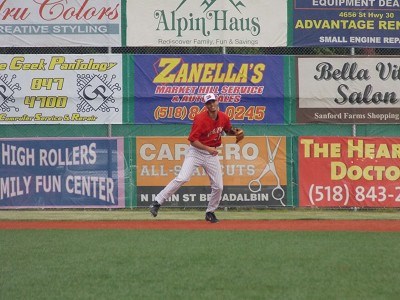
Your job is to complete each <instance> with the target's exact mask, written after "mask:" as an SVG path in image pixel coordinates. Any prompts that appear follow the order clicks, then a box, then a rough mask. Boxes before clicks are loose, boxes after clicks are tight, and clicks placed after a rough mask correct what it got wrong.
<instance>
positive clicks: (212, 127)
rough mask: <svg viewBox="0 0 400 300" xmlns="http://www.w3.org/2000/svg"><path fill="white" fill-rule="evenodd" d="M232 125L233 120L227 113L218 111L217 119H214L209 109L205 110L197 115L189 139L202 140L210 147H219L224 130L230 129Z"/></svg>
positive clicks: (192, 140)
mask: <svg viewBox="0 0 400 300" xmlns="http://www.w3.org/2000/svg"><path fill="white" fill-rule="evenodd" d="M231 127H232V125H231V121H230V120H229V117H228V115H227V114H225V113H223V112H221V111H218V117H217V119H216V120H213V119H211V118H210V116H209V115H208V111H204V112H202V113H199V114H198V115H196V116H195V118H194V121H193V125H192V130H191V131H190V134H189V138H188V140H189V141H191V142H194V141H200V142H201V143H202V144H204V145H207V146H210V147H218V146H220V145H221V134H222V132H223V131H225V132H227V131H229V130H230V129H231Z"/></svg>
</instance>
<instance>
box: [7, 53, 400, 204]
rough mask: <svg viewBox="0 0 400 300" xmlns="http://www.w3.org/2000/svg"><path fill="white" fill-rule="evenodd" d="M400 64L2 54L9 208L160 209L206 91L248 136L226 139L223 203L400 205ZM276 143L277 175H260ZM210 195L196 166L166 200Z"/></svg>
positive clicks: (383, 60) (197, 200)
mask: <svg viewBox="0 0 400 300" xmlns="http://www.w3.org/2000/svg"><path fill="white" fill-rule="evenodd" d="M398 65H399V63H398V59H397V58H396V57H380V56H369V57H355V56H348V57H343V56H330V57H301V56H285V55H283V56H282V55H269V56H268V55H267V56H265V55H262V56H260V55H116V54H102V55H99V54H89V55H1V56H0V66H1V71H0V80H1V82H2V96H3V102H2V103H1V106H0V109H1V111H0V124H1V128H2V130H1V131H0V136H1V138H2V140H1V141H0V142H1V147H2V148H1V149H0V150H1V156H0V157H1V164H0V167H1V169H2V174H4V175H3V176H2V177H1V178H0V180H1V181H0V208H2V209H10V208H11V209H13V208H31V207H33V208H48V207H58V208H66V207H95V208H98V207H104V208H121V207H128V208H130V207H145V206H148V204H149V203H150V201H151V200H152V199H153V197H154V195H155V194H156V193H157V192H158V191H159V190H161V188H162V187H163V186H165V185H166V184H167V183H168V181H169V180H170V179H172V178H173V177H174V176H175V175H176V174H177V172H179V168H180V164H181V163H182V159H183V156H184V153H185V150H186V148H187V140H186V137H187V135H188V133H189V131H190V124H191V120H192V119H193V116H194V115H195V114H196V113H198V112H199V111H201V109H202V107H203V104H202V102H201V97H202V95H204V94H205V93H206V92H208V91H214V92H215V93H216V94H218V97H219V100H220V106H221V109H222V110H224V111H225V112H227V113H228V114H229V115H230V117H231V119H232V123H233V124H234V125H235V126H240V127H243V128H244V130H245V132H246V138H245V140H244V141H242V142H241V143H239V144H238V145H236V144H235V143H234V141H233V140H232V139H231V138H229V137H225V138H224V145H223V147H221V154H220V157H221V162H222V165H223V168H224V169H223V171H224V181H225V193H224V196H223V199H222V203H221V205H222V206H223V207H242V206H245V207H298V206H304V207H309V206H318V207H320V206H323V207H355V206H360V207H398V206H399V205H398V203H399V201H398V195H397V194H398V191H397V189H396V186H395V183H396V182H397V180H398V172H399V171H398V170H399V162H398V157H399V156H400V154H399V147H398V145H399V141H398V139H396V137H398V135H399V134H398V122H399V108H398V105H399V104H398V99H397V94H399V92H397V90H396V89H397V86H396V83H397V81H398V80H399V76H398V70H397V68H398V67H397V66H398ZM44 74H45V75H44ZM330 137H332V138H330ZM364 137H365V138H364ZM43 138H48V139H46V140H45V141H44V142H42V141H41V140H42V139H43ZM70 138H74V139H70ZM75 138H78V139H75ZM93 139H94V140H95V141H96V142H93ZM97 139H99V141H98V142H97ZM72 141H73V142H72ZM100 141H101V142H100ZM90 145H91V146H90ZM107 145H108V146H107ZM113 145H114V146H113ZM268 145H269V148H270V149H271V151H273V150H274V149H275V148H276V149H277V156H276V158H275V161H274V162H275V166H276V170H277V173H276V176H275V175H274V174H273V173H271V172H269V173H267V174H265V175H263V176H261V175H262V173H263V171H264V169H265V168H266V167H267V166H268V162H269V154H268ZM349 149H350V150H349ZM351 149H353V150H351ZM258 178H259V180H260V185H259V186H260V187H259V186H258V182H257V179H258ZM208 191H209V188H208V181H207V177H206V176H205V175H204V174H203V172H202V170H198V171H197V172H196V173H195V175H194V177H193V179H192V181H191V182H189V183H188V184H187V185H186V186H184V187H182V189H181V190H180V191H179V192H178V193H177V195H175V196H174V197H173V198H171V201H169V202H168V204H167V205H169V206H173V207H203V206H205V203H204V202H205V201H207V196H206V194H207V193H208Z"/></svg>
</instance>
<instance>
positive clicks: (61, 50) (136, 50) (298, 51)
mask: <svg viewBox="0 0 400 300" xmlns="http://www.w3.org/2000/svg"><path fill="white" fill-rule="evenodd" d="M102 53H116V54H118V53H120V54H242V55H389V56H390V55H400V48H318V47H276V48H274V47H271V48H247V47H246V48H241V47H227V48H222V47H213V48H207V47H34V48H32V47H5V48H0V54H102Z"/></svg>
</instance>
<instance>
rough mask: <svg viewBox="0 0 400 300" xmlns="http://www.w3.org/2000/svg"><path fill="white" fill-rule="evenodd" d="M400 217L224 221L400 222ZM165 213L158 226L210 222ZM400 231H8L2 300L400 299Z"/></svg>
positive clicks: (126, 213) (2, 235) (249, 213)
mask: <svg viewBox="0 0 400 300" xmlns="http://www.w3.org/2000/svg"><path fill="white" fill-rule="evenodd" d="M399 215H400V213H399V212H398V211H396V210H381V211H378V210H365V211H364V210H361V211H360V210H358V211H351V210H319V209H315V210H306V209H282V210H246V211H238V210H229V211H223V210H221V211H218V217H219V218H220V219H221V222H223V220H224V219H226V220H228V219H237V220H243V219H248V220H257V219H271V220H280V219H288V220H293V219H340V220H347V219H382V220H383V219H399ZM203 217H204V211H203V210H169V209H163V210H160V215H159V217H157V220H158V219H160V220H165V219H172V220H185V219H187V220H203ZM0 220H153V218H152V217H151V216H150V215H149V212H148V211H147V210H112V211H99V210H84V211H83V210H18V211H0ZM398 249H400V233H394V232H391V233H389V232H380V233H376V232H297V231H296V232H283V231H257V232H254V231H212V230H211V231H190V230H177V231H173V230H0V260H1V267H0V299H1V300H3V299H4V300H9V299H10V300H14V299H23V300H26V299H34V300H36V299H38V300H39V299H40V300H42V299H71V300H72V299H74V300H76V299H96V300H98V299H163V300H168V299H191V300H194V299H240V300H243V299H246V300H247V299H285V300H286V299H304V300H306V299H307V300H309V299H323V300H328V299H363V300H365V299H385V300H386V299H398V298H399V294H400V285H399V280H400V272H399V270H400V259H399V255H398Z"/></svg>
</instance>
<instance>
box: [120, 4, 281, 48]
mask: <svg viewBox="0 0 400 300" xmlns="http://www.w3.org/2000/svg"><path fill="white" fill-rule="evenodd" d="M277 2H278V3H277ZM272 7H273V8H274V9H273V10H271V8H272ZM286 12H287V7H286V1H281V0H280V1H273V0H253V1H249V0H246V1H245V0H243V1H239V0H208V1H207V0H205V1H201V0H175V1H168V3H165V2H159V1H155V0H149V1H146V2H143V1H140V0H131V1H128V3H127V22H128V28H127V45H128V46H189V47H201V46H204V47H224V46H227V47H234V46H240V47H279V46H286V36H287V14H286Z"/></svg>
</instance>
